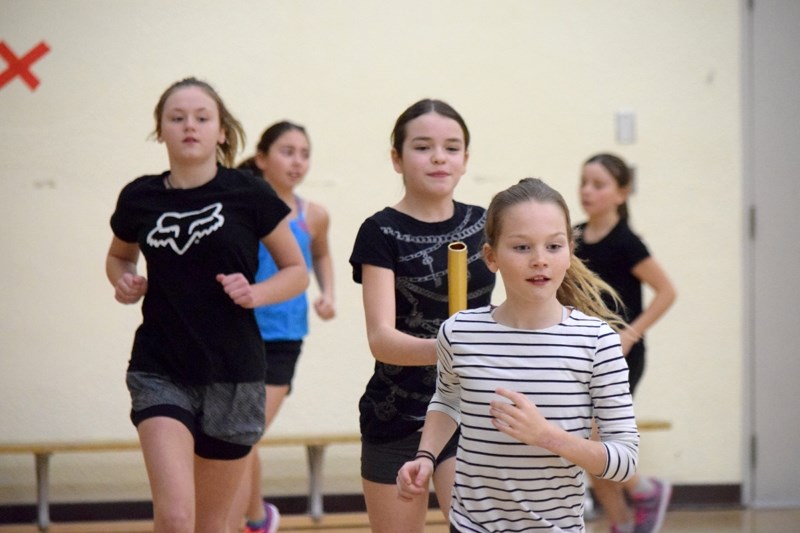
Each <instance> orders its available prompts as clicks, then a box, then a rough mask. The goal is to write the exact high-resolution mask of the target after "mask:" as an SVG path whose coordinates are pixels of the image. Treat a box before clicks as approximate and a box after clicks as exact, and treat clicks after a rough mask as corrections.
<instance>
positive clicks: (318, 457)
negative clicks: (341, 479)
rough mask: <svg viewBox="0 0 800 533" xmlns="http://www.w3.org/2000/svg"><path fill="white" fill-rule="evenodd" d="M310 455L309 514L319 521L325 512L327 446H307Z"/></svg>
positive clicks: (307, 452) (308, 455)
mask: <svg viewBox="0 0 800 533" xmlns="http://www.w3.org/2000/svg"><path fill="white" fill-rule="evenodd" d="M306 455H307V457H308V514H310V515H311V519H312V520H313V521H314V522H319V520H320V519H321V518H322V514H323V513H324V510H323V504H322V459H323V456H324V455H325V446H322V445H309V446H306Z"/></svg>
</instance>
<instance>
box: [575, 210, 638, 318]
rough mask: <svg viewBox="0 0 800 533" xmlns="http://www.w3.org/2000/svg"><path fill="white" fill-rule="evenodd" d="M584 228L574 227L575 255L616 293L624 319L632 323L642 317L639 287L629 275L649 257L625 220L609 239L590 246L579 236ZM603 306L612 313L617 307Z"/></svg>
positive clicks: (634, 277)
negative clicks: (576, 232)
mask: <svg viewBox="0 0 800 533" xmlns="http://www.w3.org/2000/svg"><path fill="white" fill-rule="evenodd" d="M585 227H586V223H585V222H584V223H582V224H578V226H577V229H578V230H579V235H578V238H577V240H576V246H575V255H576V256H578V257H579V258H580V259H582V260H583V261H584V262H585V263H586V266H587V267H589V269H590V270H592V271H593V272H595V273H596V274H597V275H598V276H600V278H601V279H602V280H603V281H605V282H606V283H608V284H609V285H611V287H613V288H614V290H616V291H617V293H618V294H619V297H620V299H621V300H622V303H624V304H625V307H626V309H625V310H624V312H623V313H622V314H623V318H625V321H626V322H628V323H631V322H632V321H633V320H636V317H638V316H639V315H640V314H642V283H641V281H639V279H638V278H637V277H636V276H634V275H633V273H632V272H631V271H632V270H633V267H635V266H636V265H637V264H639V263H640V262H641V261H643V260H644V259H647V258H648V257H650V252H649V251H648V250H647V246H645V244H644V242H642V240H641V239H640V238H639V237H638V236H636V234H634V233H633V231H631V229H630V227H629V226H628V223H627V222H626V221H625V220H620V221H619V222H618V223H617V225H616V226H614V228H613V229H612V230H611V231H610V232H609V233H608V235H606V236H605V237H603V238H602V239H601V240H599V241H597V242H595V243H591V244H589V243H586V242H584V240H583V238H582V237H581V235H580V234H581V233H582V232H583V230H584V228H585ZM606 304H607V305H608V306H609V307H610V308H611V309H615V307H616V306H614V304H613V302H608V301H607V302H606Z"/></svg>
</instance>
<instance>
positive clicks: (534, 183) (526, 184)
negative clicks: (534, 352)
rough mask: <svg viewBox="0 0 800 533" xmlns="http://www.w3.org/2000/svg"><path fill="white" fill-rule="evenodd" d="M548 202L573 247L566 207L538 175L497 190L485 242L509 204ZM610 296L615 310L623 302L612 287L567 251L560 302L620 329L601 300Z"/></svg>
mask: <svg viewBox="0 0 800 533" xmlns="http://www.w3.org/2000/svg"><path fill="white" fill-rule="evenodd" d="M531 200H533V201H536V202H540V203H551V204H555V205H557V206H558V207H559V208H560V209H561V210H562V211H563V212H564V216H565V217H566V222H567V239H568V241H569V243H570V250H574V247H575V231H574V229H573V227H572V223H571V222H570V216H569V208H568V207H567V203H566V202H565V201H564V197H563V196H561V193H559V192H558V191H557V190H555V189H553V188H552V187H550V186H549V185H547V184H546V183H545V182H543V181H542V180H540V179H538V178H524V179H522V180H520V181H519V183H517V184H515V185H512V186H511V187H509V188H508V189H506V190H504V191H501V192H499V193H497V194H496V195H495V196H494V198H492V203H491V204H489V209H488V210H487V211H486V227H485V229H484V232H485V235H486V244H488V245H489V246H490V247H494V246H495V243H496V242H497V239H498V237H499V236H500V233H501V232H502V230H503V215H504V213H505V212H506V211H507V210H508V209H509V208H510V207H512V206H514V205H516V204H519V203H522V202H528V201H531ZM604 294H607V295H609V296H610V297H611V298H612V299H613V301H614V302H615V304H616V305H617V306H618V309H622V308H623V307H622V301H621V300H620V298H619V296H618V295H617V293H616V291H614V289H612V288H611V286H610V285H609V284H608V283H606V282H605V281H603V280H602V279H600V277H599V276H598V275H597V274H595V273H594V272H592V271H591V270H589V269H588V268H587V267H586V265H585V264H584V263H583V261H581V260H580V259H578V257H577V256H575V254H574V253H570V264H569V268H567V272H566V274H565V276H564V281H563V282H562V283H561V286H560V287H559V288H558V291H556V297H557V298H558V301H559V302H560V303H561V304H562V305H567V306H572V307H575V308H576V309H578V310H579V311H582V312H584V313H586V314H587V315H591V316H596V317H598V318H601V319H603V320H605V321H606V322H608V324H609V325H610V326H611V327H613V328H614V329H616V330H618V331H619V330H620V329H623V328H624V327H625V326H626V324H625V321H624V320H623V319H622V318H621V317H620V315H619V314H618V313H615V312H614V311H613V310H611V309H609V308H608V306H607V305H606V304H605V302H604V301H603V295H604Z"/></svg>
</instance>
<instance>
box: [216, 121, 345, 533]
mask: <svg viewBox="0 0 800 533" xmlns="http://www.w3.org/2000/svg"><path fill="white" fill-rule="evenodd" d="M310 153H311V148H310V144H309V140H308V135H307V134H306V131H305V129H304V128H303V127H302V126H299V125H297V124H293V123H291V122H286V121H283V122H278V123H276V124H273V125H272V126H270V127H269V128H267V129H266V130H265V131H264V133H263V134H262V135H261V140H260V141H259V143H258V146H257V148H256V155H255V156H254V157H251V158H250V159H248V160H246V161H245V162H243V163H242V164H240V165H239V167H240V168H246V169H248V170H250V171H251V172H253V173H254V174H256V175H257V176H260V177H263V178H264V180H265V181H266V182H267V183H268V184H269V185H271V186H272V188H273V189H274V191H275V194H276V195H277V196H278V197H279V198H280V199H281V200H283V201H284V202H285V203H286V205H288V206H289V207H290V208H291V210H292V212H291V214H290V215H289V220H290V226H291V228H292V232H293V233H294V237H295V239H296V240H297V243H298V244H299V245H300V249H301V250H302V252H303V256H304V257H305V261H306V265H307V266H308V268H309V270H313V271H314V274H315V276H316V278H317V282H318V286H319V289H320V295H319V297H317V299H316V300H315V301H314V310H315V311H316V313H317V315H318V316H319V317H320V318H321V319H323V320H329V319H331V318H333V316H334V315H335V307H334V299H333V262H332V260H331V255H330V251H329V247H328V225H329V217H328V212H327V211H326V210H325V208H324V207H322V206H321V205H319V204H317V203H314V202H308V201H306V200H303V199H302V198H300V197H299V196H298V195H297V194H296V193H295V188H296V187H297V186H298V185H299V184H300V183H301V182H302V181H303V178H304V177H305V175H306V173H307V172H308V167H309V158H310ZM258 262H259V264H258V271H257V273H256V280H262V279H269V278H270V277H271V276H272V275H274V273H275V272H277V270H278V268H279V267H278V265H276V263H275V261H274V260H273V258H272V257H271V256H270V254H269V252H268V251H267V250H266V248H264V247H262V248H261V249H260V251H259V256H258ZM255 315H256V320H257V322H258V327H259V329H260V330H261V337H262V339H263V340H264V348H265V352H266V366H267V371H266V375H265V377H264V383H265V387H266V392H267V402H266V425H267V427H269V425H270V423H271V422H272V420H273V419H274V418H275V415H276V414H277V413H278V410H279V409H280V407H281V404H282V403H283V400H284V398H286V396H287V395H288V394H289V393H290V391H291V385H292V378H293V377H294V372H295V368H296V366H297V360H298V358H299V357H300V351H301V347H302V344H303V338H304V337H305V336H306V335H307V334H308V299H307V296H306V294H305V293H303V294H300V295H298V296H296V297H295V298H292V299H290V300H286V301H283V302H280V303H277V304H273V305H268V306H263V307H259V308H256V309H255ZM249 460H250V466H249V468H248V469H247V472H246V473H245V476H244V478H243V480H242V485H241V488H240V490H239V494H238V496H237V501H236V502H235V504H234V506H233V512H232V513H231V515H230V516H231V524H230V527H231V528H232V529H233V530H234V531H239V530H241V528H242V524H241V522H242V518H241V517H242V516H245V518H246V522H245V525H244V532H245V533H274V532H275V531H277V530H278V523H279V521H280V513H279V512H278V509H277V508H276V507H275V506H274V505H273V504H271V503H268V502H264V501H263V499H262V497H261V461H260V459H259V455H258V453H255V452H253V453H251V454H250V456H249Z"/></svg>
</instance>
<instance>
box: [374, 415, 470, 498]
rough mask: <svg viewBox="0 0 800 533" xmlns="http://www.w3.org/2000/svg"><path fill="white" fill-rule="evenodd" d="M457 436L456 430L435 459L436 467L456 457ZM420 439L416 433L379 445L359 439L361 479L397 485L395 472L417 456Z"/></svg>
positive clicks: (420, 433) (420, 435) (458, 432)
mask: <svg viewBox="0 0 800 533" xmlns="http://www.w3.org/2000/svg"><path fill="white" fill-rule="evenodd" d="M459 435H460V431H459V430H458V429H456V432H455V434H453V436H452V437H451V438H450V440H449V441H448V442H447V444H445V446H444V448H443V449H442V452H441V453H440V454H439V456H438V457H437V458H436V466H439V464H440V463H441V462H442V461H445V460H447V459H450V458H451V457H455V456H456V452H457V451H458V436H459ZM420 437H422V432H420V431H417V432H415V433H412V434H411V435H409V436H407V437H403V438H402V439H400V440H395V441H392V442H384V443H380V444H376V443H371V442H367V441H365V440H364V439H361V477H362V478H364V479H366V480H367V481H372V482H374V483H383V484H388V485H394V484H395V483H397V472H399V471H400V467H401V466H403V465H404V464H405V463H406V462H407V461H411V460H412V459H413V458H414V456H415V455H416V454H417V450H418V449H419V439H420Z"/></svg>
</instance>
